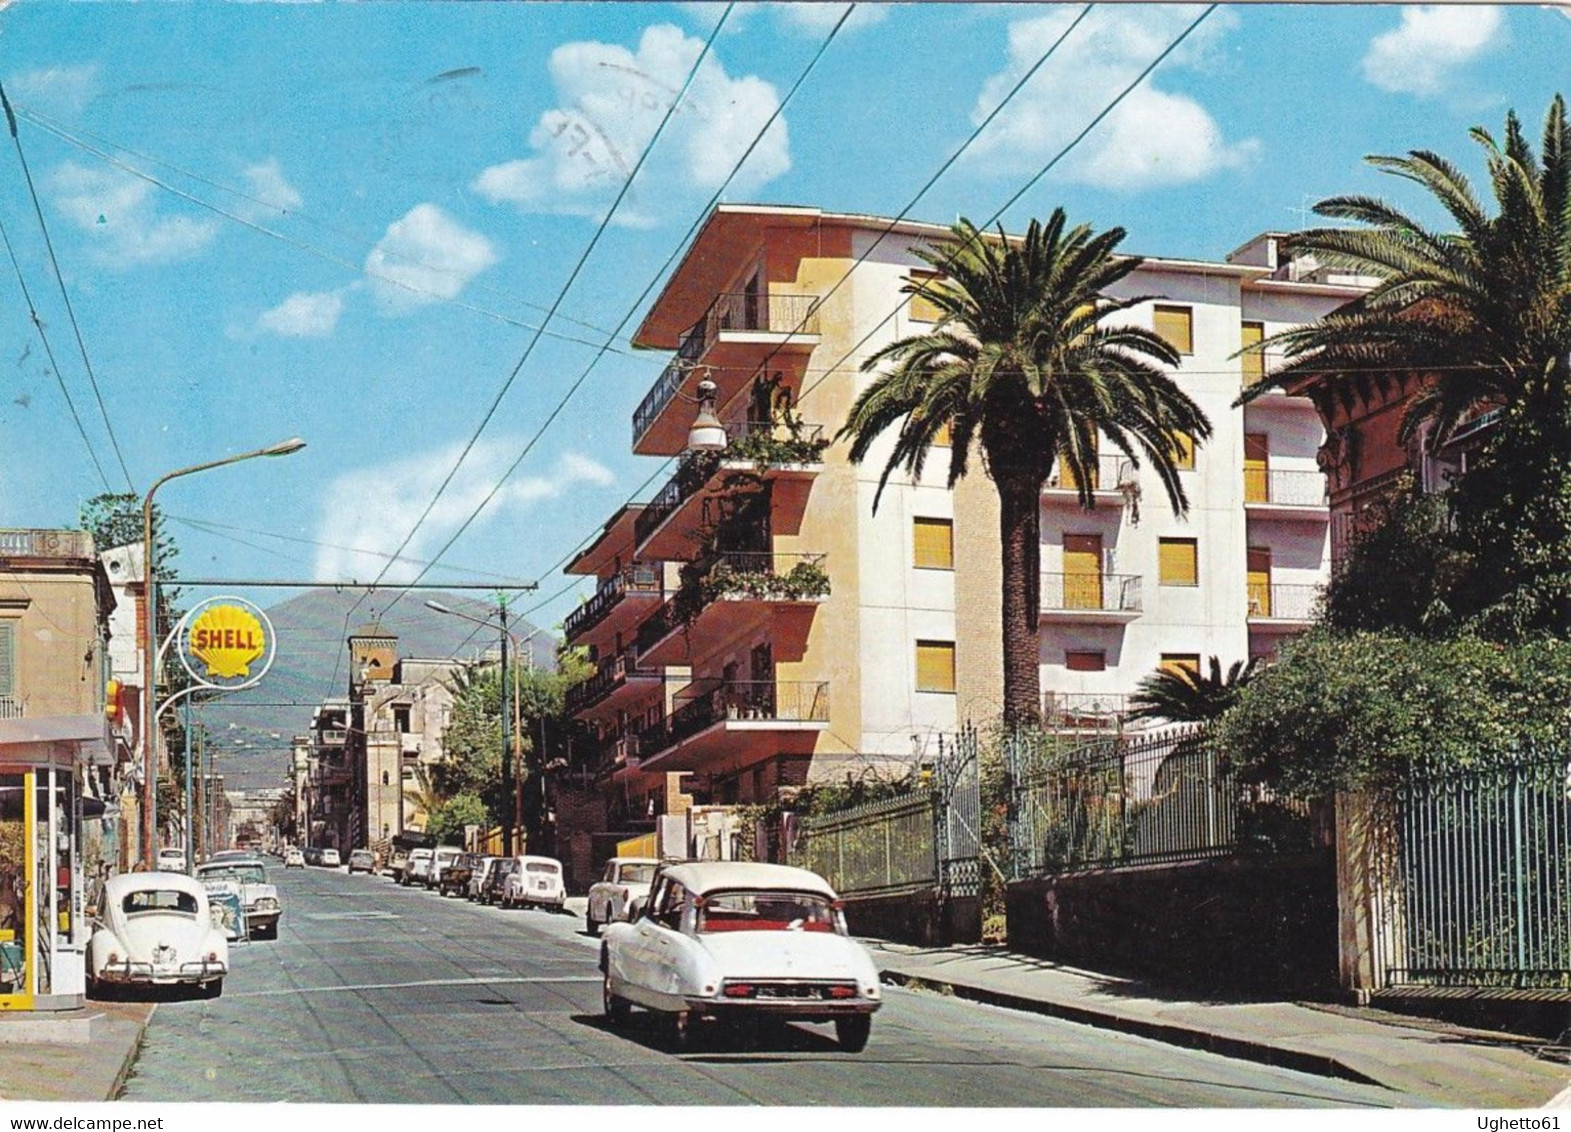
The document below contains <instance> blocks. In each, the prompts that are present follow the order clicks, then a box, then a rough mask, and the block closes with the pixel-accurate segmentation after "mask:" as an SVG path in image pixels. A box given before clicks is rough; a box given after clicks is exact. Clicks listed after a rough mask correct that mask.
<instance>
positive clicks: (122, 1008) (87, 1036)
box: [0, 1002, 153, 1104]
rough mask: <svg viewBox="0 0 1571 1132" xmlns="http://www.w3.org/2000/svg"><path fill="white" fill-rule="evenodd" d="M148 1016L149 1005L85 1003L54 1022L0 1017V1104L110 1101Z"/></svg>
mask: <svg viewBox="0 0 1571 1132" xmlns="http://www.w3.org/2000/svg"><path fill="white" fill-rule="evenodd" d="M152 1016H153V1004H152V1003H150V1002H91V1003H89V1004H88V1005H87V1007H86V1008H84V1009H82V1010H71V1011H66V1012H63V1013H61V1014H60V1015H58V1016H45V1015H42V1014H27V1015H23V1014H0V1104H3V1103H4V1102H6V1101H110V1100H114V1098H115V1094H116V1093H118V1092H119V1091H120V1086H121V1085H122V1084H124V1082H125V1077H126V1074H127V1073H129V1072H130V1071H131V1064H132V1062H134V1061H135V1060H136V1051H137V1050H138V1049H139V1048H140V1047H141V1044H142V1031H143V1030H144V1029H145V1028H146V1027H147V1022H148V1019H149V1018H151V1017H152Z"/></svg>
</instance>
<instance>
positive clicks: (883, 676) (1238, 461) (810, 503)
mask: <svg viewBox="0 0 1571 1132" xmlns="http://www.w3.org/2000/svg"><path fill="white" fill-rule="evenodd" d="M948 234H949V230H948V229H947V228H945V227H942V226H938V225H930V224H918V223H907V222H902V223H899V224H894V223H892V222H890V221H887V220H883V219H880V218H877V217H867V216H855V215H843V214H833V213H827V212H823V211H821V210H818V209H812V208H789V207H775V206H743V205H727V206H721V207H720V208H717V209H716V210H715V211H714V212H713V213H712V214H711V215H710V217H709V218H708V219H707V221H706V222H705V224H704V226H703V228H702V229H701V230H700V231H699V233H698V235H697V237H696V238H695V239H694V241H693V243H692V245H691V246H690V247H689V249H688V250H687V252H686V254H685V256H684V258H683V259H682V261H681V263H680V264H679V265H678V267H677V268H676V269H675V271H674V272H673V273H672V275H671V277H670V279H669V280H667V282H666V284H665V287H664V289H663V290H662V292H661V293H660V295H659V297H658V298H657V299H656V301H655V303H654V305H653V306H652V307H651V309H650V311H649V313H648V314H647V316H646V317H645V319H644V321H643V323H642V325H641V326H640V327H639V329H638V331H637V333H636V334H635V335H634V339H633V340H634V343H635V345H639V346H643V347H647V348H652V349H661V350H669V351H673V357H672V359H671V362H670V364H669V365H668V366H667V367H666V369H665V371H664V372H663V373H662V375H661V376H660V378H659V379H658V380H657V381H656V382H655V384H654V386H653V387H652V388H651V390H650V391H649V393H648V394H647V395H646V397H645V398H644V400H643V402H642V404H640V406H639V407H638V409H637V411H636V412H635V414H634V420H633V438H632V439H633V450H634V451H635V452H638V453H640V454H645V455H655V456H679V455H681V454H682V453H683V451H684V448H685V445H686V442H687V437H688V430H689V429H690V428H691V427H692V425H693V422H694V420H695V417H696V415H697V413H698V410H699V405H698V386H699V382H700V381H701V380H703V379H706V378H707V379H709V380H711V381H713V382H714V384H715V385H716V387H717V390H718V393H717V396H716V397H715V404H716V409H717V412H718V415H719V417H720V419H721V421H722V422H723V424H724V426H725V429H726V433H727V436H728V438H729V441H730V443H729V445H728V446H727V448H726V449H725V450H724V451H723V452H720V453H707V454H705V453H694V454H689V455H687V456H684V457H682V459H681V462H680V465H679V467H678V470H677V471H676V472H675V474H674V475H673V476H672V478H671V479H670V480H669V481H668V482H667V484H666V485H665V486H664V487H663V488H662V489H661V490H660V491H659V492H657V494H656V495H655V497H654V498H653V499H652V500H650V501H649V502H648V503H647V504H641V505H635V506H631V507H628V508H624V509H623V510H622V511H620V512H618V513H617V514H616V515H614V516H612V517H611V519H610V520H609V521H608V522H607V523H606V525H605V529H604V530H603V531H602V533H601V535H600V537H599V538H598V539H597V540H596V542H595V543H594V544H593V545H591V546H590V547H589V548H588V549H586V550H585V551H584V552H582V553H581V554H580V555H579V556H578V558H577V559H576V560H575V561H574V562H573V563H571V564H570V565H569V567H568V571H569V572H572V573H581V574H587V575H593V576H595V577H597V578H598V579H599V580H600V585H599V588H598V590H597V592H596V594H595V595H594V596H593V597H592V598H591V599H590V600H589V601H587V602H586V603H585V604H584V605H583V606H581V607H580V609H579V610H577V611H576V612H575V613H574V614H573V615H572V616H571V617H570V618H569V619H568V622H567V624H566V631H567V637H568V640H569V642H570V643H574V644H582V645H587V646H589V647H591V648H592V650H593V651H594V654H595V656H596V659H597V661H598V662H599V664H600V671H599V673H597V675H596V677H595V678H593V679H592V680H591V681H590V682H589V683H587V684H585V685H583V686H582V687H581V688H579V689H575V691H574V694H573V695H572V697H571V698H570V700H569V708H570V710H572V711H573V712H574V713H575V716H576V718H578V719H579V720H581V721H582V722H584V723H585V724H587V725H588V726H589V727H590V728H591V729H593V730H594V732H595V733H596V734H597V735H598V736H599V741H600V756H601V760H602V761H601V767H602V781H603V782H604V783H605V784H606V785H607V787H608V793H609V794H610V795H611V796H612V798H613V810H614V811H615V807H616V806H617V805H618V804H619V805H620V806H622V807H623V809H622V810H621V812H622V813H624V814H626V815H632V816H641V815H644V814H646V813H648V812H651V811H652V810H655V811H657V810H658V809H659V808H660V806H661V805H662V803H663V800H664V794H665V792H666V790H667V789H668V783H669V781H670V780H668V779H667V777H666V776H667V774H669V773H672V772H680V773H683V774H685V775H686V776H687V777H686V778H685V779H684V780H683V783H684V784H683V787H682V789H683V790H685V791H687V792H689V793H692V794H693V795H694V796H695V797H697V798H698V799H699V800H700V801H708V802H716V803H727V802H753V801H763V800H767V799H768V798H771V797H773V794H774V791H775V789H776V788H778V787H781V786H794V785H800V784H802V783H804V782H807V781H811V780H819V779H836V780H839V779H843V778H844V777H845V776H847V775H851V776H853V777H854V776H856V775H859V774H863V773H866V772H869V771H872V770H882V769H887V767H888V765H889V764H890V763H906V764H908V763H909V762H910V761H911V760H913V759H923V758H927V757H931V756H932V754H933V753H934V752H935V750H936V745H937V743H938V742H939V737H940V736H941V735H943V734H946V733H950V732H953V731H954V729H955V728H956V727H957V726H958V725H959V724H962V723H964V722H965V721H967V720H974V721H977V722H982V721H985V720H987V719H990V718H994V717H996V716H997V714H998V711H999V705H1000V701H1001V689H1002V660H1001V645H1000V631H999V622H1000V614H999V570H1000V567H999V549H998V547H999V544H998V526H997V498H996V494H995V493H994V489H993V486H992V484H991V482H990V481H989V480H988V479H987V478H986V476H985V474H984V473H983V471H982V469H981V466H980V461H978V460H973V462H972V470H971V474H970V476H969V477H968V478H967V479H966V480H964V481H962V482H961V484H959V485H958V486H957V487H956V489H955V490H953V491H950V490H949V489H948V488H947V487H946V486H945V483H946V474H947V470H948V459H947V454H946V453H945V452H943V451H942V450H935V451H934V452H933V453H932V454H931V457H930V459H929V460H928V463H927V466H926V468H925V469H924V471H923V474H922V476H921V477H920V478H919V479H918V480H916V481H913V480H912V478H911V477H909V476H904V475H901V474H896V475H894V476H892V477H891V479H890V481H889V483H888V485H887V487H886V488H885V489H884V492H883V495H882V499H881V501H880V503H879V508H878V511H877V512H876V514H875V513H874V511H873V499H874V495H875V492H876V491H877V487H878V480H879V477H880V474H881V473H882V470H883V466H884V460H885V456H886V454H887V453H888V451H889V450H890V446H891V445H892V444H893V441H894V436H893V433H891V434H889V435H888V436H886V437H885V438H884V439H883V440H882V441H881V442H880V445H879V446H878V447H876V448H875V450H874V451H873V453H872V454H871V455H870V457H869V458H868V460H867V461H865V462H864V463H863V464H862V465H861V466H853V465H851V464H850V462H849V461H848V459H847V456H846V453H847V447H848V446H847V445H846V444H845V443H843V442H840V443H830V441H831V439H832V438H833V436H834V434H835V432H836V431H837V430H838V429H839V427H840V425H841V424H842V423H843V422H844V420H845V418H846V414H847V412H848V410H849V409H850V407H851V404H852V402H853V400H854V399H855V397H856V395H857V394H858V392H860V390H861V389H863V388H864V387H865V386H866V384H867V383H868V382H869V381H870V380H871V375H868V374H864V373H862V372H861V369H860V366H861V363H862V361H863V360H864V359H866V358H867V357H869V356H871V355H872V354H873V353H875V352H876V351H877V350H878V349H880V348H881V347H883V346H884V345H887V344H888V343H889V342H892V341H894V340H896V339H898V338H901V337H904V336H906V335H909V334H912V333H917V332H920V331H921V330H922V329H924V328H925V327H926V326H927V325H929V324H930V319H931V317H932V313H933V312H931V311H930V310H927V309H924V307H925V305H926V304H924V303H923V302H922V300H920V299H919V298H917V299H913V298H912V297H910V296H905V295H903V294H902V293H901V286H902V284H904V283H905V282H906V281H907V280H908V279H909V278H911V277H912V276H913V275H920V274H922V273H924V272H927V271H928V270H929V269H928V267H927V265H926V264H925V263H924V262H923V261H921V260H920V259H918V258H917V257H916V255H915V254H914V253H913V249H914V248H916V247H918V246H921V245H924V244H928V243H932V242H936V241H940V240H943V239H944V238H945V237H947V236H948ZM1278 248H1279V239H1278V237H1276V236H1272V235H1266V236H1262V237H1259V238H1257V239H1256V240H1254V241H1251V242H1250V243H1248V244H1246V245H1245V246H1244V247H1242V248H1240V249H1238V251H1236V252H1235V253H1233V254H1232V255H1231V256H1229V257H1227V258H1226V260H1224V261H1222V262H1216V263H1211V262H1190V261H1182V260H1164V259H1148V260H1146V262H1145V263H1144V265H1143V266H1142V267H1141V268H1140V270H1139V271H1137V272H1136V273H1134V274H1133V275H1131V276H1130V277H1129V278H1127V279H1126V280H1124V281H1123V284H1122V289H1123V292H1124V294H1127V295H1138V296H1152V297H1153V298H1151V299H1150V300H1149V301H1147V302H1143V303H1141V304H1140V305H1139V306H1137V307H1135V308H1134V309H1133V310H1132V311H1131V312H1130V313H1129V315H1128V317H1131V318H1134V319H1137V320H1139V321H1140V322H1142V323H1143V324H1144V325H1147V326H1150V327H1152V328H1153V329H1155V330H1156V331H1157V332H1158V333H1161V334H1163V335H1164V336H1165V337H1167V338H1168V339H1169V340H1170V341H1171V342H1173V344H1174V345H1175V346H1176V347H1177V348H1178V349H1179V351H1180V353H1181V354H1182V355H1183V362H1182V364H1181V365H1180V366H1179V367H1178V368H1177V370H1176V377H1177V380H1178V381H1179V382H1180V383H1181V384H1182V386H1183V387H1184V388H1185V390H1186V391H1187V392H1189V393H1190V395H1191V396H1193V397H1194V398H1195V399H1196V401H1197V402H1198V403H1199V404H1200V405H1201V406H1202V408H1203V409H1204V410H1205V412H1206V414H1207V415H1208V416H1209V418H1210V419H1211V422H1212V426H1213V430H1214V435H1213V437H1212V439H1211V440H1210V441H1209V442H1208V443H1207V444H1205V445H1204V446H1203V447H1202V448H1201V449H1200V450H1199V451H1198V452H1196V453H1194V458H1193V461H1192V464H1193V466H1192V467H1191V468H1189V469H1186V470H1185V471H1184V472H1183V473H1182V475H1183V479H1184V486H1185V490H1186V492H1187V494H1188V497H1189V501H1190V508H1191V509H1190V513H1189V514H1188V516H1187V517H1185V518H1178V517H1175V516H1174V515H1173V514H1172V513H1171V510H1170V508H1169V506H1168V503H1167V499H1166V495H1165V493H1164V492H1163V491H1162V489H1161V486H1160V484H1159V483H1158V482H1157V481H1156V479H1155V477H1154V476H1153V475H1152V474H1151V473H1150V471H1149V469H1146V468H1142V469H1140V470H1139V471H1138V472H1135V471H1134V470H1133V469H1132V468H1131V467H1130V465H1129V463H1128V461H1127V460H1125V459H1124V458H1123V457H1122V456H1121V455H1120V454H1118V453H1117V452H1116V451H1115V450H1111V449H1109V450H1108V451H1107V452H1106V453H1105V454H1104V456H1103V457H1102V459H1101V460H1100V461H1099V464H1100V467H1099V472H1098V483H1097V488H1096V491H1095V502H1096V506H1095V507H1094V508H1093V509H1091V510H1089V511H1088V510H1086V509H1084V508H1082V507H1081V505H1080V503H1079V500H1078V497H1077V494H1076V492H1075V491H1074V489H1073V485H1072V484H1063V483H1060V482H1055V483H1053V484H1051V485H1050V486H1049V487H1048V489H1047V490H1045V491H1044V492H1043V496H1042V570H1043V577H1042V617H1041V637H1040V640H1041V666H1042V668H1041V672H1042V687H1043V690H1044V708H1045V715H1046V717H1047V719H1048V720H1049V722H1050V723H1054V724H1056V725H1059V726H1076V727H1080V726H1088V725H1102V726H1108V725H1116V723H1117V722H1118V718H1119V714H1120V713H1121V712H1122V711H1123V710H1124V708H1125V707H1126V706H1127V697H1128V696H1129V694H1130V693H1132V692H1133V691H1134V689H1135V687H1136V686H1137V685H1138V683H1139V682H1140V680H1141V679H1142V678H1144V677H1145V676H1147V675H1148V674H1149V673H1150V672H1151V671H1152V670H1154V669H1155V668H1156V667H1157V666H1158V665H1160V664H1163V663H1167V664H1186V665H1187V664H1201V663H1204V660H1205V658H1207V657H1209V656H1212V655H1215V656H1217V657H1219V658H1220V659H1221V660H1222V661H1223V663H1224V664H1227V663H1230V662H1232V661H1234V660H1239V659H1243V658H1245V657H1247V656H1250V655H1262V656H1265V655H1270V654H1271V653H1272V652H1273V651H1274V650H1275V648H1276V645H1277V643H1278V642H1279V641H1280V639H1281V637H1282V635H1283V634H1284V633H1290V632H1294V631H1296V630H1298V629H1300V628H1302V627H1303V626H1305V625H1306V624H1307V623H1308V620H1309V617H1310V614H1311V610H1312V608H1313V604H1314V598H1315V595H1316V593H1317V589H1318V587H1319V586H1321V585H1322V584H1323V583H1324V581H1325V577H1326V570H1327V527H1328V513H1327V508H1326V502H1325V492H1324V485H1323V480H1322V477H1321V475H1320V473H1319V471H1318V468H1317V464H1316V454H1317V451H1318V449H1319V447H1320V444H1321V440H1322V431H1321V427H1320V423H1319V418H1318V417H1317V415H1316V413H1315V411H1314V408H1313V406H1312V405H1311V404H1310V403H1309V402H1308V401H1307V399H1303V398H1292V397H1286V396H1281V395H1272V396H1267V397H1263V398H1261V399H1259V400H1257V401H1255V402H1252V403H1251V404H1250V405H1249V406H1247V407H1246V408H1243V409H1238V408H1234V407H1233V402H1234V400H1235V399H1236V398H1237V397H1238V396H1239V394H1240V392H1241V391H1242V390H1243V388H1244V386H1245V384H1246V383H1247V382H1249V381H1251V380H1254V379H1255V378H1256V377H1257V376H1258V373H1259V371H1260V362H1259V359H1257V358H1253V357H1245V358H1242V359H1241V358H1239V357H1235V356H1234V355H1235V354H1236V353H1237V352H1238V351H1239V350H1240V349H1241V348H1242V347H1244V346H1246V345H1248V344H1250V343H1251V342H1253V341H1259V340H1260V337H1261V336H1263V335H1270V334H1274V333H1276V332H1278V331H1280V330H1282V329H1284V328H1286V327H1288V326H1291V325H1295V324H1298V323H1301V322H1304V321H1307V320H1311V319H1314V318H1316V317H1318V316H1320V315H1322V314H1324V313H1326V312H1327V311H1329V310H1332V309H1334V308H1335V307H1336V306H1338V305H1340V304H1341V303H1343V302H1345V301H1347V300H1348V299H1349V298H1352V297H1353V296H1355V295H1356V294H1358V293H1360V289H1359V287H1357V286H1356V284H1355V281H1352V280H1346V279H1338V278H1335V277H1333V276H1330V275H1327V274H1326V273H1324V272H1314V271H1310V270H1306V269H1302V268H1303V265H1293V264H1287V263H1279V262H1278ZM864 257H865V258H864ZM859 260H860V262H858V261H859ZM853 265H855V267H854V270H853ZM684 579H685V584H684Z"/></svg>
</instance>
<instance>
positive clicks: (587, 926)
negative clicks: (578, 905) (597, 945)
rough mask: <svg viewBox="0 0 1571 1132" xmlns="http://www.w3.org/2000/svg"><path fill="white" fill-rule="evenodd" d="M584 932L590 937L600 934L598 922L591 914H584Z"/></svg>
mask: <svg viewBox="0 0 1571 1132" xmlns="http://www.w3.org/2000/svg"><path fill="white" fill-rule="evenodd" d="M584 930H585V931H587V932H588V933H589V934H590V935H599V934H600V921H599V920H597V919H595V917H594V914H593V913H590V912H585V913H584Z"/></svg>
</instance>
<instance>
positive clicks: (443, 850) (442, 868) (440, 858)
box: [425, 845, 464, 888]
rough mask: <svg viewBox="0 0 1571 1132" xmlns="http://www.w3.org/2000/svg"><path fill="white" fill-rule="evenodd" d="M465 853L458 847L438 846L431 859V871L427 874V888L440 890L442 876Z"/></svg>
mask: <svg viewBox="0 0 1571 1132" xmlns="http://www.w3.org/2000/svg"><path fill="white" fill-rule="evenodd" d="M463 855H464V851H463V850H462V849H460V848H458V846H456V845H438V846H437V847H436V849H435V850H434V851H433V855H432V857H431V871H430V872H428V873H427V874H426V878H425V886H426V887H427V888H438V887H440V885H441V883H442V874H444V873H445V872H447V870H448V869H450V868H452V867H453V866H454V865H455V864H457V863H458V858H460V857H462V856H463Z"/></svg>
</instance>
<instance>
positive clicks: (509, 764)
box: [425, 593, 540, 857]
mask: <svg viewBox="0 0 1571 1132" xmlns="http://www.w3.org/2000/svg"><path fill="white" fill-rule="evenodd" d="M425 604H426V608H427V609H432V610H435V611H436V612H437V613H446V614H447V615H448V616H450V617H458V618H460V619H462V620H464V621H473V622H474V623H475V624H476V625H486V626H489V625H490V624H491V620H490V618H488V617H473V616H471V615H469V614H467V613H460V612H459V611H458V610H456V609H451V608H449V607H448V606H445V605H443V604H442V603H441V602H439V601H427V602H426V603H425ZM496 608H497V618H498V620H499V622H500V627H501V630H502V641H501V645H502V671H501V674H500V675H501V678H502V796H503V797H504V798H510V799H512V803H513V814H512V820H511V821H507V820H504V821H503V822H502V856H504V857H511V856H512V855H513V831H514V830H515V829H517V828H518V826H519V825H520V824H521V821H522V814H521V813H520V809H521V807H520V805H519V798H518V791H517V789H515V788H514V785H513V750H514V742H515V734H514V733H515V732H516V731H517V730H518V724H517V721H516V720H515V719H514V713H515V709H516V707H517V704H516V702H514V701H515V700H516V698H517V697H516V696H515V695H514V689H513V688H512V686H511V685H510V684H509V683H508V679H507V645H508V642H509V641H512V643H513V648H514V650H515V651H516V652H520V653H522V652H523V651H524V647H523V646H524V645H527V644H528V643H529V642H530V641H531V640H533V639H534V636H535V634H536V633H538V632H540V630H539V628H538V627H537V628H534V629H531V630H530V631H529V632H528V633H527V634H526V635H525V636H524V639H523V640H522V641H521V642H520V641H517V640H514V638H513V634H512V633H510V632H508V631H507V595H506V594H505V593H498V594H497V595H496ZM525 664H526V665H527V666H528V668H529V670H530V671H531V672H532V671H534V667H535V658H534V653H533V652H531V653H529V654H528V656H527V657H526V658H525Z"/></svg>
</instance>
